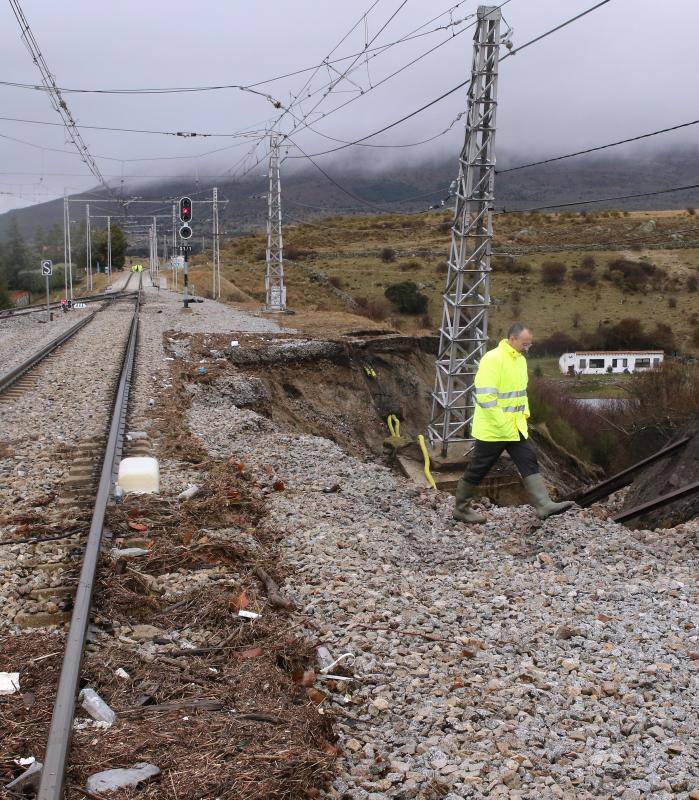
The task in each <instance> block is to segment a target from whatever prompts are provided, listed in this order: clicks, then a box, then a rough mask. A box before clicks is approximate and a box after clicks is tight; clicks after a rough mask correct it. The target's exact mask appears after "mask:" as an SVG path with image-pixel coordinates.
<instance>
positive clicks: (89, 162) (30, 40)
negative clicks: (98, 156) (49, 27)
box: [9, 0, 112, 192]
mask: <svg viewBox="0 0 699 800" xmlns="http://www.w3.org/2000/svg"><path fill="white" fill-rule="evenodd" d="M9 2H10V7H11V8H12V12H13V14H14V16H15V19H16V20H17V22H18V24H19V27H20V30H21V32H22V33H21V38H22V41H23V42H24V44H25V45H26V47H27V50H28V51H29V54H30V55H31V57H32V60H33V62H34V64H36V66H37V68H38V70H39V73H40V74H41V80H42V82H43V84H44V85H45V86H46V89H47V91H48V94H49V98H50V99H51V104H52V106H53V108H54V110H55V111H56V112H57V113H58V114H59V116H60V117H61V120H62V126H63V127H64V128H65V130H66V133H67V134H68V136H69V137H70V140H71V141H72V142H73V144H74V145H75V148H76V149H77V150H78V152H79V153H80V155H81V158H82V160H83V161H84V163H85V164H86V166H87V168H88V169H89V170H90V172H91V173H92V174H93V175H94V176H95V178H97V180H98V181H99V182H100V183H101V184H102V186H104V188H105V189H106V190H107V191H108V192H112V189H111V187H110V186H109V184H108V183H107V181H106V180H105V179H104V176H103V175H102V173H101V172H100V169H99V167H98V166H97V163H96V162H95V160H94V158H93V157H92V155H91V154H90V151H89V149H88V147H87V144H85V141H84V140H83V138H82V135H81V133H80V130H79V129H78V126H77V124H76V122H75V119H74V118H73V115H72V114H71V111H70V109H69V108H68V104H67V103H66V101H65V100H64V99H63V97H62V96H61V93H60V91H59V90H58V87H57V86H56V81H55V79H54V77H53V74H52V73H51V70H50V69H49V67H48V65H47V63H46V61H45V60H44V56H43V54H42V52H41V49H40V48H39V43H38V42H37V41H36V38H35V37H34V33H33V32H32V29H31V28H30V27H29V23H28V22H27V18H26V17H25V16H24V12H23V11H22V7H21V6H20V4H19V0H9Z"/></svg>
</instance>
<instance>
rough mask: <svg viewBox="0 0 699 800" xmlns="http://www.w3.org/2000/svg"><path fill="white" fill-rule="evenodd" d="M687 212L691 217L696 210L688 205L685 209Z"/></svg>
mask: <svg viewBox="0 0 699 800" xmlns="http://www.w3.org/2000/svg"><path fill="white" fill-rule="evenodd" d="M687 213H688V214H689V216H690V217H693V216H694V215H695V214H696V213H697V210H696V208H694V207H693V206H690V207H689V208H688V209H687Z"/></svg>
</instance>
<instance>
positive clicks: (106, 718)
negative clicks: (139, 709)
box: [80, 687, 116, 725]
mask: <svg viewBox="0 0 699 800" xmlns="http://www.w3.org/2000/svg"><path fill="white" fill-rule="evenodd" d="M80 701H81V705H82V707H83V708H84V709H85V711H87V713H88V714H89V715H90V716H91V717H92V719H94V720H96V721H97V722H106V723H107V725H112V724H113V723H114V721H115V720H116V714H115V713H114V712H113V711H112V709H111V708H110V707H109V706H108V705H107V704H106V703H105V702H104V700H103V699H102V698H101V697H100V696H99V695H98V694H97V692H96V691H95V690H94V689H90V688H89V687H87V688H86V689H83V690H82V692H80Z"/></svg>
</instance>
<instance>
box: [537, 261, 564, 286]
mask: <svg viewBox="0 0 699 800" xmlns="http://www.w3.org/2000/svg"><path fill="white" fill-rule="evenodd" d="M567 271H568V268H567V267H566V265H565V264H562V263H561V262H560V261H544V263H543V264H542V265H541V280H542V281H543V282H544V283H545V284H547V285H548V286H559V285H560V284H562V283H563V281H564V280H565V277H566V272H567Z"/></svg>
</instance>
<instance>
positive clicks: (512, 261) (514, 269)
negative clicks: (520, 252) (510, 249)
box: [491, 256, 532, 275]
mask: <svg viewBox="0 0 699 800" xmlns="http://www.w3.org/2000/svg"><path fill="white" fill-rule="evenodd" d="M491 266H492V267H493V269H496V270H504V271H505V272H508V273H509V274H510V275H526V274H528V273H529V272H531V271H532V267H531V264H528V263H527V262H526V261H519V260H518V259H517V258H516V257H515V256H496V257H495V258H494V259H493V260H492V261H491Z"/></svg>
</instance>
